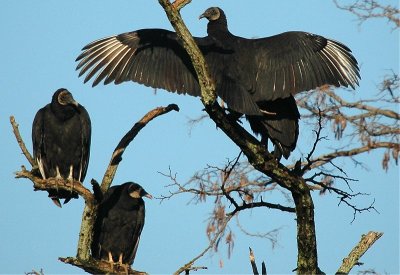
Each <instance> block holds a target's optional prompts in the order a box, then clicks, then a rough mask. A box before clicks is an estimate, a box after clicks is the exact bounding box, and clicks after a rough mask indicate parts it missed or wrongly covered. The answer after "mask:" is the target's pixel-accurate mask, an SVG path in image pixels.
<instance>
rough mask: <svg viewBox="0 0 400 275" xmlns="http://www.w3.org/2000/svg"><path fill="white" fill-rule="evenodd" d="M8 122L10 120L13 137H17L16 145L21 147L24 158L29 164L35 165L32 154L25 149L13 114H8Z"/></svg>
mask: <svg viewBox="0 0 400 275" xmlns="http://www.w3.org/2000/svg"><path fill="white" fill-rule="evenodd" d="M10 122H11V126H12V128H13V132H14V135H15V138H16V139H17V142H18V145H19V147H20V148H21V150H22V153H23V154H24V156H25V157H26V159H27V160H28V161H29V163H30V164H31V166H32V167H35V166H36V161H35V160H34V159H33V157H32V155H31V153H29V151H28V149H26V146H25V142H24V141H23V140H22V138H21V134H20V133H19V129H18V124H17V122H16V121H15V118H14V116H10Z"/></svg>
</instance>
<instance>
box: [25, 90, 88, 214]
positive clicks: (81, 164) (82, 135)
mask: <svg viewBox="0 0 400 275" xmlns="http://www.w3.org/2000/svg"><path fill="white" fill-rule="evenodd" d="M90 138H91V123H90V118H89V114H88V112H87V111H86V109H85V108H84V107H83V106H82V105H80V104H79V103H78V102H76V101H75V100H74V98H73V97H72V94H71V93H70V92H69V91H68V90H67V89H64V88H61V89H58V90H57V91H56V92H55V93H54V94H53V97H52V100H51V103H49V104H47V105H46V106H44V107H43V108H41V109H40V110H39V111H38V112H37V113H36V116H35V119H34V120H33V125H32V144H33V157H34V159H35V160H36V162H37V164H38V168H39V172H40V175H41V177H42V178H43V179H47V178H63V179H67V180H75V181H79V182H83V180H84V179H85V176H86V171H87V168H88V164H89V154H90ZM49 197H50V198H51V199H52V200H53V202H54V203H55V204H56V205H57V206H59V207H61V204H60V200H59V199H65V200H64V203H67V202H68V201H69V200H70V199H71V198H78V194H77V193H76V192H71V191H67V190H60V189H59V190H50V191H49Z"/></svg>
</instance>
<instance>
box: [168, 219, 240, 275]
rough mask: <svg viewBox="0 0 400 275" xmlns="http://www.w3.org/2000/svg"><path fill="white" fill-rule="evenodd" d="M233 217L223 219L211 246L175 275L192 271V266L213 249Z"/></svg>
mask: <svg viewBox="0 0 400 275" xmlns="http://www.w3.org/2000/svg"><path fill="white" fill-rule="evenodd" d="M231 218H232V217H226V218H224V219H223V221H222V223H221V225H220V228H219V229H218V231H217V232H216V233H215V235H214V237H213V238H212V239H211V241H210V243H209V245H208V246H207V247H206V248H205V249H204V250H203V251H202V252H201V253H200V254H199V255H197V256H196V257H194V258H193V259H192V260H190V261H189V262H187V263H186V264H184V265H183V266H182V267H180V268H179V269H178V270H177V271H175V272H174V275H179V274H181V273H182V272H186V271H187V270H192V266H193V264H194V263H195V262H196V261H197V260H198V259H200V258H201V257H203V256H204V255H205V254H206V253H207V252H208V251H209V250H210V249H211V248H213V247H214V246H215V245H216V243H217V242H218V240H219V239H220V237H221V235H222V234H223V233H224V231H225V228H226V226H227V225H228V223H229V221H230V219H231Z"/></svg>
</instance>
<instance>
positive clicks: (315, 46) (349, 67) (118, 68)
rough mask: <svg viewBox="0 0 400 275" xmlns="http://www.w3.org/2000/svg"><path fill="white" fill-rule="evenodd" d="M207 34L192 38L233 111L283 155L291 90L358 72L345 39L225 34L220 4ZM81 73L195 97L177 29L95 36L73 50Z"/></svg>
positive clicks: (352, 81)
mask: <svg viewBox="0 0 400 275" xmlns="http://www.w3.org/2000/svg"><path fill="white" fill-rule="evenodd" d="M200 18H207V19H208V21H209V22H208V25H207V33H208V35H207V36H206V37H194V39H195V41H196V43H197V45H198V46H199V48H200V50H201V52H202V53H203V55H204V58H205V60H206V62H207V65H208V68H209V70H210V74H211V77H212V78H213V80H214V81H215V84H216V93H217V95H218V96H219V97H220V98H221V99H222V100H224V101H225V102H226V103H227V105H228V107H229V109H230V110H231V112H232V113H233V114H240V115H241V114H245V115H246V118H247V119H248V120H249V123H250V126H251V128H252V130H253V131H254V132H255V133H256V134H260V135H261V137H262V140H264V141H266V140H267V139H270V140H271V141H272V143H273V144H274V145H275V151H274V152H275V156H276V157H277V158H278V159H279V158H280V157H281V156H282V155H283V156H284V157H285V158H288V157H289V155H290V152H291V151H293V150H294V149H295V147H296V142H297V137H298V132H299V131H298V120H299V118H300V114H299V112H298V109H297V105H296V101H295V99H294V97H293V96H294V95H295V94H296V93H298V92H301V91H308V90H311V89H315V88H317V87H320V86H323V85H333V86H335V87H340V86H342V87H351V88H353V89H354V88H355V86H356V85H358V80H359V78H360V75H359V68H358V64H357V61H356V59H355V58H354V56H353V55H352V54H351V51H350V49H349V48H348V47H347V46H345V45H344V44H342V43H340V42H338V41H334V40H331V39H327V38H324V37H322V36H320V35H316V34H311V33H307V32H300V31H292V32H285V33H281V34H278V35H274V36H271V37H265V38H258V39H247V38H242V37H239V36H235V35H233V34H232V33H230V32H229V30H228V26H227V19H226V16H225V13H224V12H223V10H222V9H220V8H218V7H211V8H209V9H207V10H206V11H205V12H204V13H203V14H202V15H201V16H200ZM77 61H79V64H78V66H77V69H78V70H80V73H79V75H80V76H81V75H83V74H85V73H87V74H86V77H85V82H87V81H88V80H89V79H91V78H92V77H94V81H93V86H95V85H97V84H99V83H100V82H101V81H104V84H108V83H111V82H114V83H115V84H119V83H122V82H125V81H134V82H138V83H141V84H144V85H146V86H150V87H153V88H162V89H165V90H167V91H170V92H177V93H178V94H182V93H183V94H189V95H192V96H200V94H201V93H200V86H199V83H198V79H197V76H196V73H195V70H194V68H193V65H192V63H191V60H190V58H189V55H188V54H187V53H186V51H185V49H184V48H183V46H182V42H181V41H180V40H179V38H178V36H177V34H176V33H175V32H171V31H168V30H164V29H141V30H137V31H132V32H127V33H122V34H119V35H115V36H110V37H106V38H103V39H99V40H96V41H94V42H92V43H90V44H88V45H87V46H85V47H84V48H83V52H82V53H81V54H80V55H79V56H78V58H77Z"/></svg>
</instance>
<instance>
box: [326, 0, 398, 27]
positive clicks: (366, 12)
mask: <svg viewBox="0 0 400 275" xmlns="http://www.w3.org/2000/svg"><path fill="white" fill-rule="evenodd" d="M333 2H334V3H335V5H336V7H338V8H339V9H342V10H346V11H349V12H351V13H352V14H354V15H355V16H357V19H358V20H359V24H360V25H361V24H362V23H363V22H365V21H366V20H368V19H372V18H386V19H387V20H388V22H390V23H393V24H394V25H395V28H398V27H400V18H399V14H400V12H399V9H398V8H397V7H393V6H391V5H382V4H380V3H379V2H378V1H376V0H353V3H352V4H348V3H346V5H344V4H339V3H338V1H337V0H333Z"/></svg>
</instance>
